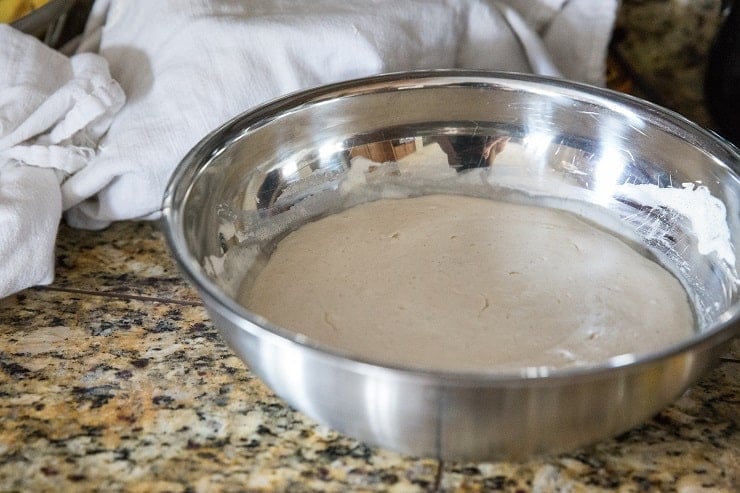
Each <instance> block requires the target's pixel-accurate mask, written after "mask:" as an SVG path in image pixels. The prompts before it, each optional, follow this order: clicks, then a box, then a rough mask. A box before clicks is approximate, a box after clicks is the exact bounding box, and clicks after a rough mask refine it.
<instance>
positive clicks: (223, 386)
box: [0, 223, 740, 492]
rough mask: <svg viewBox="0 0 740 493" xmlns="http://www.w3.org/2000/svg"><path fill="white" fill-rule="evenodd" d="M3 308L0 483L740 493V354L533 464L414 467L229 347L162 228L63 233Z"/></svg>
mask: <svg viewBox="0 0 740 493" xmlns="http://www.w3.org/2000/svg"><path fill="white" fill-rule="evenodd" d="M57 272H58V279H57V281H56V282H55V283H54V284H53V285H52V286H50V287H45V288H36V289H31V290H27V291H24V292H22V293H20V294H18V295H16V296H12V297H10V298H7V299H5V300H2V301H0V491H43V490H46V491H242V490H247V491H347V490H358V491H362V490H367V491H494V490H502V491H557V490H560V491H598V490H615V489H616V490H620V491H649V490H656V491H657V490H659V491H670V490H676V491H707V492H709V491H727V492H730V491H735V490H737V488H738V487H740V477H739V476H738V464H739V463H740V430H739V427H740V409H739V407H738V406H739V403H740V345H739V344H737V343H736V344H735V345H734V347H733V350H732V351H730V353H728V354H727V356H726V357H725V359H724V360H723V362H722V364H721V365H720V367H719V368H717V369H716V370H715V371H713V372H711V373H710V374H708V375H707V376H706V378H704V379H703V380H701V382H700V383H699V384H698V385H696V386H694V387H693V388H692V389H691V390H690V391H689V392H688V393H687V394H686V395H684V396H683V397H682V398H681V399H680V400H679V401H678V402H676V403H675V404H674V405H672V406H670V407H669V408H667V409H665V410H664V411H663V412H661V413H660V414H659V415H658V416H656V417H655V418H654V419H653V420H651V421H650V422H648V423H646V424H644V425H643V426H640V427H638V428H636V429H634V430H632V431H630V432H627V433H625V434H623V435H621V436H619V437H617V438H615V439H611V440H606V441H604V442H601V443H599V444H596V445H594V446H592V447H589V448H586V449H582V450H577V451H573V452H572V453H568V454H563V455H559V456H555V457H547V458H540V459H537V460H533V461H531V462H526V463H484V464H458V463H443V464H442V463H438V462H437V461H435V460H432V459H416V458H410V457H404V456H401V455H398V454H395V453H393V452H389V451H386V450H381V449H376V448H371V447H368V446H366V445H363V444H361V443H358V442H356V441H354V440H352V439H349V438H347V437H344V436H341V435H339V434H337V433H335V432H333V431H331V430H328V429H326V428H324V427H322V426H319V425H316V424H315V423H314V422H312V421H311V419H309V418H307V417H304V416H303V415H302V414H301V413H298V412H295V411H293V410H292V409H290V408H289V407H287V406H286V405H285V404H284V403H283V402H282V401H281V400H280V399H278V398H277V397H275V396H274V395H273V394H272V393H271V392H270V391H269V390H268V389H267V388H265V387H264V386H263V384H262V383H261V382H260V381H258V380H257V379H256V378H255V377H253V376H252V375H251V374H250V372H249V371H248V370H247V369H246V368H245V366H244V365H243V364H242V363H241V361H239V360H238V359H237V358H236V357H235V356H234V355H233V354H232V353H231V352H230V350H229V349H228V348H227V347H226V346H225V344H224V343H223V341H222V340H221V338H220V336H219V335H218V332H217V331H216V329H215V328H214V327H213V326H212V324H211V323H210V321H209V320H208V317H207V315H206V313H205V311H204V309H203V307H202V306H201V304H200V302H199V301H198V298H197V296H196V294H195V293H194V292H193V290H192V289H191V288H190V287H188V285H187V284H186V283H185V282H184V281H182V280H181V279H180V277H179V275H178V274H177V272H176V269H175V268H174V265H173V264H172V262H171V261H170V260H169V257H168V255H167V253H166V250H165V245H164V242H163V239H162V235H161V233H160V232H159V230H158V225H157V224H155V223H120V224H116V225H114V226H113V227H111V228H110V229H108V230H106V231H103V232H97V233H96V232H84V231H74V230H71V229H69V228H66V227H63V228H62V230H61V232H60V238H59V248H58V269H57Z"/></svg>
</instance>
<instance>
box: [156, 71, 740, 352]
mask: <svg viewBox="0 0 740 493" xmlns="http://www.w3.org/2000/svg"><path fill="white" fill-rule="evenodd" d="M485 156H488V157H485ZM738 163H740V158H739V157H738V154H737V151H736V149H734V148H733V147H732V146H731V145H729V144H727V143H725V142H723V141H722V140H720V139H718V138H717V137H715V136H714V135H712V134H710V133H708V132H706V131H704V130H702V129H700V128H698V127H697V126H695V125H693V124H691V123H690V122H688V121H686V120H685V119H683V118H681V117H680V116H678V115H675V114H672V113H670V112H667V111H665V110H663V109H661V108H658V107H656V106H653V105H650V104H648V103H645V102H642V101H638V100H636V99H633V98H630V97H627V96H624V95H619V94H616V93H613V92H610V91H606V90H601V89H596V88H592V87H588V86H583V85H579V84H573V83H569V82H564V81H558V80H551V79H542V78H536V77H531V76H524V75H514V74H490V73H477V72H417V73H411V74H391V75H387V76H379V77H375V78H370V79H364V80H361V81H350V82H345V83H340V84H336V85H333V86H326V87H322V88H318V89H315V90H311V91H307V92H303V93H300V94H296V95H292V96H289V97H287V98H283V99H280V100H277V101H275V102H272V103H269V104H267V105H265V106H263V107H261V108H258V109H256V110H254V111H251V112H249V113H247V114H244V115H242V116H240V117H237V118H236V119H234V120H232V121H231V122H229V123H228V124H226V125H224V126H223V127H222V128H220V129H218V130H216V131H215V132H213V133H212V134H211V135H209V136H208V137H206V138H205V139H204V140H203V141H202V142H201V143H200V144H199V145H198V146H197V147H196V148H195V149H194V150H193V151H192V152H191V153H190V154H189V155H188V156H187V157H186V158H185V159H184V161H183V163H182V165H181V166H180V168H179V169H178V170H177V172H176V173H175V176H174V177H173V180H172V183H171V185H170V188H169V190H168V193H167V197H166V199H165V215H166V216H167V220H168V221H169V224H170V228H171V231H170V235H171V237H170V239H171V242H172V244H173V245H174V249H175V252H176V255H178V256H179V259H180V261H181V264H182V265H183V266H184V268H185V270H186V273H187V274H188V275H189V276H190V277H191V279H193V280H194V282H195V284H196V285H197V286H198V288H199V289H200V290H201V292H202V293H204V294H205V295H206V296H207V297H208V298H209V299H210V300H212V301H214V302H215V303H217V304H219V305H220V308H219V309H224V310H227V311H229V312H231V314H232V315H235V316H236V317H244V318H247V319H249V320H250V321H252V322H257V323H258V324H259V325H262V326H264V327H267V328H268V331H270V332H273V333H278V334H279V335H280V336H282V337H286V338H288V339H291V340H294V341H296V340H298V338H296V335H295V334H293V333H291V332H289V331H284V330H282V329H280V328H277V327H273V326H270V325H269V323H265V321H264V320H261V319H259V318H258V317H255V316H254V314H251V313H249V312H247V311H246V310H245V309H243V308H242V307H240V306H239V305H238V304H237V303H236V302H235V301H234V300H235V298H236V295H237V292H238V290H239V288H240V286H242V285H243V283H245V282H246V283H248V282H249V280H250V277H251V276H253V275H254V273H255V272H257V271H258V270H259V268H260V267H261V266H262V265H263V264H264V262H265V261H266V259H267V258H268V257H269V255H270V253H271V251H272V249H273V247H274V245H275V243H276V241H278V240H279V239H280V238H282V237H283V236H284V235H285V234H287V233H288V232H290V231H292V230H293V229H295V228H296V227H298V226H300V225H301V224H303V223H305V222H307V221H311V220H314V219H316V218H318V217H322V216H325V215H328V214H331V213H334V212H337V211H339V210H342V209H346V208H348V207H351V206H352V205H355V204H357V203H361V202H365V201H370V200H376V199H379V198H383V197H410V196H416V195H423V194H430V193H449V194H463V195H471V196H477V197H487V198H495V199H500V200H508V201H514V202H522V203H530V202H536V203H538V204H541V205H545V206H547V207H553V208H559V209H563V210H567V211H570V212H573V213H575V214H578V215H581V216H583V217H586V218H588V219H589V220H590V221H593V222H596V223H598V224H599V225H600V226H601V227H603V228H605V229H608V230H610V231H613V232H614V233H615V234H618V235H619V236H621V237H622V238H625V239H626V240H627V241H630V242H632V243H633V244H634V245H635V247H636V248H638V249H639V250H640V251H642V252H643V253H645V254H646V255H648V256H651V257H652V258H654V259H655V260H656V261H658V262H660V263H661V264H663V265H664V266H665V267H666V268H667V269H669V270H670V271H671V272H673V273H674V275H675V276H676V277H677V278H678V279H679V280H680V281H681V283H682V284H683V286H684V287H685V289H686V291H687V293H688V294H689V298H690V299H691V301H692V303H693V306H694V309H695V316H696V325H697V337H701V335H702V334H706V333H709V332H712V331H715V330H718V328H722V329H723V330H726V331H728V335H727V336H726V338H729V337H731V336H732V335H733V334H734V333H736V332H737V323H736V322H737V319H738V316H739V313H738V312H739V310H740V309H739V303H738V298H739V295H738V277H737V260H736V258H735V252H736V251H737V250H738V242H740V179H739V178H738V174H737V171H736V170H737V169H738V167H739V164H738ZM733 168H734V169H733ZM727 326H731V327H730V328H729V329H728V328H727Z"/></svg>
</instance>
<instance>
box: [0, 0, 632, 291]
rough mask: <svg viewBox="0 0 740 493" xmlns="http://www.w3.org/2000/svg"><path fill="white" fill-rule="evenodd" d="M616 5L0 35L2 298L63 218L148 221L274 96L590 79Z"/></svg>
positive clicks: (49, 259) (178, 20)
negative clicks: (431, 77) (74, 46)
mask: <svg viewBox="0 0 740 493" xmlns="http://www.w3.org/2000/svg"><path fill="white" fill-rule="evenodd" d="M617 2H618V0H601V1H600V2H592V1H591V0H499V1H496V0H407V1H404V2H399V1H397V0H251V1H249V2H235V1H233V0H210V1H209V0H161V1H156V2H151V1H148V0H96V2H95V3H94V4H93V10H92V12H91V15H90V19H89V21H88V26H87V27H86V30H85V33H84V35H83V37H82V39H81V40H80V43H79V48H78V54H77V55H75V56H72V57H71V58H68V57H65V56H63V55H62V54H60V53H57V52H54V51H52V50H50V49H48V48H46V47H44V46H43V45H42V44H41V43H39V42H37V41H36V40H34V39H32V38H29V37H27V36H24V35H22V34H20V33H18V32H15V31H13V30H12V29H11V28H9V27H7V26H0V66H1V67H3V69H4V70H3V72H2V73H0V218H1V219H2V222H1V223H0V260H1V261H2V262H0V298H1V297H4V296H6V295H8V294H10V293H12V292H15V291H17V290H20V289H23V288H24V287H26V286H30V285H34V284H43V283H48V282H50V281H51V279H52V275H53V247H54V239H55V234H56V228H57V225H58V221H59V217H60V214H62V212H64V216H65V218H66V220H67V222H68V223H69V224H71V225H73V226H77V227H82V228H89V229H97V228H103V227H105V226H107V225H108V224H110V223H111V222H112V221H116V220H124V219H134V218H143V219H155V218H157V217H158V216H159V215H160V204H161V200H162V195H163V192H164V188H165V186H166V183H167V181H168V179H169V176H170V174H171V173H172V171H173V170H174V168H175V167H176V165H177V163H178V162H179V161H180V159H181V158H182V157H183V156H184V155H185V153H186V152H187V151H188V150H189V149H190V148H191V147H192V146H193V145H195V143H197V141H198V140H199V139H200V138H202V137H203V136H204V135H205V134H207V133H208V132H209V131H211V130H212V129H214V128H216V127H217V126H218V125H220V124H222V123H223V122H225V121H227V120H228V119H230V118H232V117H233V116H235V115H237V114H238V113H241V112H243V111H245V110H247V109H249V108H251V107H253V106H255V105H257V104H260V103H262V102H264V101H266V100H269V99H272V98H274V97H277V96H280V95H283V94H286V93H289V92H293V91H297V90H300V89H305V88H308V87H311V86H316V85H319V84H324V83H329V82H335V81H338V80H343V79H350V78H355V77H360V76H367V75H372V74H377V73H382V72H391V71H400V70H413V69H428V68H455V67H457V68H473V69H493V70H503V71H515V72H537V73H542V74H547V75H562V76H564V77H567V78H570V79H574V80H580V81H584V82H588V83H592V84H602V83H603V77H604V72H605V54H606V47H607V43H608V40H609V37H610V34H611V28H612V25H613V22H614V17H615V14H616V6H617ZM106 61H107V64H108V65H106V63H105V62H106ZM108 66H109V67H110V74H112V76H113V78H114V79H115V81H114V80H112V79H111V77H110V76H109V73H108ZM118 84H120V87H119V85H118ZM121 88H123V91H124V92H125V95H126V96H125V98H126V100H127V101H126V104H125V105H123V100H124V95H123V93H122V92H121ZM122 105H123V106H122ZM121 106H122V107H121ZM119 109H120V111H119ZM60 187H61V188H60Z"/></svg>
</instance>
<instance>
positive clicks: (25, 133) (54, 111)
mask: <svg viewBox="0 0 740 493" xmlns="http://www.w3.org/2000/svg"><path fill="white" fill-rule="evenodd" d="M0 67H2V70H0V298H3V297H5V296H7V295H9V294H11V293H14V292H16V291H19V290H21V289H23V288H26V287H28V286H33V285H37V284H46V283H49V282H51V280H52V279H53V274H54V272H53V271H54V240H55V237H56V232H57V227H58V225H59V220H60V219H61V216H62V196H61V189H60V182H61V181H62V180H63V179H64V178H65V177H67V176H69V175H70V174H72V173H74V172H76V171H78V170H79V169H81V168H83V167H84V166H85V165H86V164H87V162H88V161H89V160H90V158H91V157H93V156H94V155H95V152H96V148H97V143H98V140H99V139H100V136H101V135H102V134H103V133H104V132H105V131H106V130H107V128H108V126H109V125H110V121H111V117H112V116H113V114H115V113H116V111H118V110H119V109H120V108H121V106H122V105H123V101H124V98H125V97H124V93H123V91H122V89H121V88H120V86H119V85H118V84H117V83H116V82H115V81H114V80H113V79H112V78H111V77H110V74H109V72H108V64H107V62H106V60H105V59H104V58H102V57H100V56H99V55H95V54H80V55H76V56H74V57H72V58H68V57H66V56H64V55H62V54H60V53H58V52H56V51H54V50H52V49H50V48H48V47H47V46H45V45H44V44H43V43H41V42H40V41H38V40H37V39H35V38H33V37H31V36H27V35H25V34H22V33H20V32H19V31H17V30H15V29H13V28H11V27H9V26H7V25H2V24H0Z"/></svg>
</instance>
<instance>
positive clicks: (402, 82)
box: [161, 69, 740, 386]
mask: <svg viewBox="0 0 740 493" xmlns="http://www.w3.org/2000/svg"><path fill="white" fill-rule="evenodd" d="M422 81H423V82H424V83H427V84H428V83H430V82H432V83H434V84H435V85H448V86H449V85H451V84H453V85H454V84H471V83H481V82H485V83H487V84H491V83H495V82H496V81H500V82H501V83H507V82H508V83H512V82H518V83H523V84H525V85H528V87H531V88H532V89H535V88H536V89H538V90H539V91H542V92H552V91H555V90H557V93H558V94H559V95H562V93H563V91H566V92H569V93H572V94H574V95H576V94H577V95H578V96H580V97H581V98H583V97H587V98H595V99H596V100H598V101H599V102H600V103H602V106H603V105H604V104H607V105H608V106H609V107H610V109H613V110H617V111H619V112H625V111H627V110H629V111H632V110H637V109H639V110H641V112H643V113H649V114H651V115H652V116H657V117H659V119H661V120H663V121H665V122H667V123H668V124H670V125H671V126H675V127H676V128H681V129H683V130H684V131H685V132H686V133H687V135H689V136H693V137H694V138H695V139H696V140H697V141H699V142H701V143H702V144H704V146H703V147H704V148H705V147H706V145H707V144H711V145H712V149H711V150H712V152H711V154H712V155H713V156H715V157H716V156H717V154H720V155H722V154H724V155H725V157H726V159H719V158H716V159H715V160H714V161H715V162H714V164H715V165H717V166H723V167H726V168H727V169H728V170H729V171H730V172H731V173H733V174H734V175H735V176H736V177H738V183H740V176H738V175H740V151H739V150H738V149H737V148H736V147H735V146H734V145H733V144H732V143H730V142H729V141H727V140H726V139H724V138H723V137H722V136H720V135H718V134H716V133H714V132H712V131H711V130H708V129H704V128H702V127H701V126H699V125H698V124H696V123H694V122H692V121H690V120H688V119H687V118H685V117H684V116H682V115H680V114H678V113H676V112H674V111H672V110H669V109H667V108H664V107H662V106H659V105H657V104H655V103H652V102H649V101H646V100H643V99H641V98H638V97H635V96H632V95H629V94H625V93H620V92H617V91H614V90H611V89H608V88H602V87H596V86H593V85H589V84H586V83H581V82H575V81H570V80H565V79H561V78H554V77H548V76H541V75H533V74H523V73H514V72H501V71H491V70H468V69H434V70H412V71H403V72H390V73H384V74H378V75H372V76H367V77H359V78H354V79H349V80H344V81H339V82H334V83H330V84H324V85H320V86H317V87H313V88H310V89H306V90H300V91H295V92H292V93H289V94H286V95H283V96H280V97H277V98H274V99H272V100H269V101H267V102H265V103H262V104H260V105H257V106H255V107H253V108H251V109H248V110H246V111H244V112H242V113H240V114H239V115H237V116H235V117H234V118H232V119H230V120H228V121H227V122H225V123H224V124H222V125H221V126H219V127H217V128H215V129H214V130H212V131H211V132H209V133H208V134H207V135H205V136H204V137H203V138H202V139H201V140H200V141H199V142H198V143H197V144H196V145H195V146H193V147H192V148H191V149H190V150H189V151H188V152H187V154H186V155H185V156H184V157H183V158H182V159H181V160H180V162H179V164H178V165H177V167H176V168H175V170H174V172H173V173H172V174H171V176H170V179H169V182H168V184H167V186H166V188H165V192H164V196H163V200H162V211H161V212H162V218H161V223H162V230H163V233H164V236H165V240H166V243H167V244H168V247H169V250H170V253H171V254H172V255H173V257H174V259H175V261H176V263H177V265H178V267H179V269H180V271H181V272H182V273H183V274H184V276H185V278H186V279H187V280H188V281H189V282H190V283H191V284H192V285H194V286H195V287H196V289H197V291H198V293H199V295H200V296H201V298H202V299H203V301H204V304H205V306H206V307H207V308H210V307H215V308H214V309H218V311H219V314H220V315H221V316H223V317H225V318H227V319H229V321H230V322H231V323H232V324H234V326H236V327H238V328H239V329H240V330H244V331H247V332H250V333H252V335H254V336H256V337H258V338H264V337H266V338H267V339H268V340H270V342H272V343H273V344H277V345H280V346H291V347H295V346H298V347H300V348H302V349H305V350H309V351H310V352H312V353H313V354H314V355H317V356H319V357H321V358H326V359H328V360H331V362H332V364H334V365H337V366H343V367H349V368H350V369H353V370H356V371H361V372H362V373H365V374H367V373H375V374H381V375H382V374H392V375H393V376H394V377H396V378H397V377H398V375H399V372H400V373H402V374H404V375H405V376H407V377H408V378H412V379H416V380H421V381H427V382H436V383H439V382H440V381H444V382H446V383H448V384H453V385H456V386H468V385H480V384H482V383H485V384H488V385H502V386H511V385H517V386H521V385H522V384H525V385H539V384H541V383H543V382H545V383H547V384H553V383H556V382H561V383H563V382H568V383H572V382H574V381H579V380H582V379H593V378H595V377H598V376H603V375H605V374H611V373H613V372H614V371H638V370H639V369H640V368H643V367H645V366H647V365H651V364H656V363H658V362H661V361H664V360H667V359H671V358H674V357H679V356H681V355H682V354H683V353H685V352H688V351H689V350H709V349H711V348H714V347H716V346H718V345H722V344H724V343H727V342H729V341H730V340H731V339H733V338H734V337H736V336H737V335H740V302H736V303H735V304H733V305H732V306H730V307H729V308H728V309H727V310H726V311H725V312H724V313H723V314H722V316H721V318H722V320H721V321H720V322H718V323H715V324H714V325H712V326H711V327H709V328H707V329H706V330H704V331H703V332H701V333H695V334H694V336H692V337H690V338H687V339H686V340H683V341H680V342H678V343H674V344H671V345H668V346H666V347H664V348H661V349H659V350H657V351H652V352H649V353H643V354H639V355H634V354H632V353H628V354H622V355H617V356H614V357H611V358H609V359H607V360H605V361H604V362H603V363H599V364H596V365H584V366H570V367H563V368H549V367H522V368H520V369H517V370H444V369H435V368H429V367H422V366H414V365H404V364H394V363H388V362H382V361H377V360H373V359H370V358H365V357H362V356H360V355H357V354H355V353H352V352H349V351H345V350H341V349H338V348H336V347H333V346H331V345H328V344H323V343H319V342H317V341H314V340H312V339H309V338H307V337H306V336H303V335H301V334H299V333H296V332H295V331H292V330H289V329H286V328H283V327H280V326H278V325H275V324H273V323H271V322H269V321H268V320H266V319H265V318H263V317H261V316H260V315H258V314H256V313H254V312H251V311H249V310H248V309H246V308H245V307H243V306H242V305H240V304H239V303H237V302H236V301H235V300H233V299H232V298H231V297H229V296H227V295H226V294H225V293H223V292H222V290H221V289H220V288H218V287H217V286H216V285H215V284H214V283H213V282H212V281H211V280H210V279H208V277H207V276H206V275H205V273H204V271H203V269H202V267H201V266H200V264H199V262H198V261H197V259H195V257H194V256H193V255H192V254H191V253H190V252H189V250H188V249H187V247H186V245H187V244H186V241H185V235H184V231H183V224H182V221H181V214H182V213H181V210H180V208H181V206H182V205H183V203H184V202H185V200H186V199H187V197H188V195H189V193H190V189H191V188H192V186H193V183H194V181H195V180H196V178H197V176H198V175H199V173H200V172H201V171H203V170H204V169H205V168H207V166H208V164H209V163H210V162H211V160H212V159H214V158H215V157H216V156H217V155H218V154H220V153H221V152H222V151H223V150H224V149H226V148H227V147H228V146H229V145H230V144H231V143H232V142H234V141H236V140H238V139H239V138H241V137H242V136H243V135H245V134H247V133H249V132H250V131H252V130H255V129H257V128H259V127H260V126H262V125H264V124H266V123H269V122H270V121H272V120H274V119H276V118H277V117H279V116H280V115H281V114H283V113H284V112H286V111H291V110H298V109H301V108H302V107H304V106H305V105H313V104H318V103H321V102H322V101H326V100H331V99H335V98H340V97H346V96H351V95H357V93H358V91H360V90H361V93H362V94H366V93H372V92H375V91H380V92H383V91H388V90H403V89H404V88H412V87H419V84H421V83H422ZM389 84H390V85H391V86H392V85H393V84H395V87H389ZM219 330H221V329H220V328H219Z"/></svg>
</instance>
